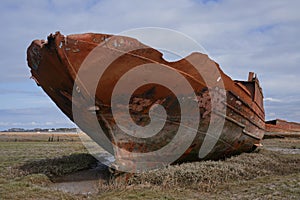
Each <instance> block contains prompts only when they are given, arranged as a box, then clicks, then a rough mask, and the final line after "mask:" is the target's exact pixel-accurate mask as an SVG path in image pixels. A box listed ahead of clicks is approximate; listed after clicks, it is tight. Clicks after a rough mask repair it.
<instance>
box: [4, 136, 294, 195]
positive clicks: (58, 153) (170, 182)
mask: <svg viewBox="0 0 300 200" xmlns="http://www.w3.org/2000/svg"><path fill="white" fill-rule="evenodd" d="M14 137H15V135H14ZM26 137H27V136H26ZM72 137H74V138H73V141H72V140H69V139H70V138H72ZM76 137H78V136H76V135H75V136H70V138H65V139H66V140H61V141H53V142H48V140H44V135H42V133H41V134H34V135H33V136H32V135H30V138H31V139H30V140H28V138H24V137H20V138H17V141H15V140H10V139H9V140H7V138H8V136H7V135H5V136H3V135H0V199H86V198H89V199H122V200H124V199H299V198H300V184H299V183H300V154H299V149H300V139H299V138H276V139H266V140H264V141H263V145H264V146H263V147H261V148H259V149H257V150H256V151H255V152H253V153H244V154H241V155H239V156H235V157H231V158H228V159H225V160H221V161H204V162H195V163H185V164H181V165H174V166H169V167H167V168H164V169H159V170H153V171H150V172H147V173H143V174H136V175H132V174H123V175H120V176H118V177H117V178H115V177H113V176H111V174H109V172H108V169H107V168H106V167H105V166H103V165H101V164H100V165H99V163H97V160H95V159H93V157H91V156H90V155H89V154H88V152H87V150H86V149H85V148H84V146H83V145H82V144H81V142H80V139H79V138H77V139H76ZM46 139H47V138H46Z"/></svg>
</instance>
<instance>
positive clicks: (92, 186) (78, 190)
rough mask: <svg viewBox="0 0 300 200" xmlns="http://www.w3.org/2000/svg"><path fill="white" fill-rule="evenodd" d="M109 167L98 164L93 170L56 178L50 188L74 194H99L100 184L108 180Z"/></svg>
mask: <svg viewBox="0 0 300 200" xmlns="http://www.w3.org/2000/svg"><path fill="white" fill-rule="evenodd" d="M108 176H109V171H108V167H107V166H106V165H104V164H102V163H98V165H97V167H95V168H93V169H88V170H83V171H78V172H75V173H72V174H69V175H66V176H63V177H58V178H55V179H54V180H53V181H54V183H53V184H52V185H51V186H50V187H51V188H52V189H56V190H60V191H64V192H69V193H73V194H94V193H97V192H98V188H99V184H100V183H101V182H102V183H104V182H106V181H107V180H108Z"/></svg>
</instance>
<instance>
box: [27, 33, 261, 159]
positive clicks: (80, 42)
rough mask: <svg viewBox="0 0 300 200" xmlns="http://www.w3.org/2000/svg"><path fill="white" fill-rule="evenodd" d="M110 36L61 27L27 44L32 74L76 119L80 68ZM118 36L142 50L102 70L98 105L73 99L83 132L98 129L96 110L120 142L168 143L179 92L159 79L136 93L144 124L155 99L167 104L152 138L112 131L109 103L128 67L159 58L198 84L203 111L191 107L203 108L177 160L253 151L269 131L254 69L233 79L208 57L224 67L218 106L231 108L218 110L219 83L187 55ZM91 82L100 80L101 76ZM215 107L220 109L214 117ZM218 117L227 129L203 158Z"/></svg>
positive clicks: (133, 109)
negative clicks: (165, 53)
mask: <svg viewBox="0 0 300 200" xmlns="http://www.w3.org/2000/svg"><path fill="white" fill-rule="evenodd" d="M111 37H112V35H107V34H77V35H69V36H64V35H62V34H60V33H59V32H57V33H55V34H51V35H50V36H49V37H48V41H47V42H45V41H41V40H35V41H33V42H32V44H31V45H30V46H29V48H28V50H27V61H28V65H29V67H30V68H31V73H32V77H33V79H34V80H35V81H36V82H37V84H38V85H39V86H41V87H42V88H43V90H44V91H45V92H46V93H47V94H48V96H49V97H50V98H51V99H52V100H53V101H54V102H55V104H56V105H57V106H58V107H59V108H60V109H61V111H62V112H63V113H64V114H65V115H67V116H68V117H69V118H70V119H71V120H72V121H74V119H73V115H72V92H73V86H74V80H75V79H76V75H77V72H78V70H79V68H80V66H81V64H82V62H83V61H84V59H85V58H86V57H87V56H88V54H89V53H90V52H91V51H92V50H93V49H94V48H95V47H96V46H97V45H98V44H99V43H102V42H106V41H107V40H108V39H109V38H111ZM117 39H118V40H117V43H116V44H114V43H113V45H117V46H119V45H120V46H122V48H125V49H126V48H127V47H129V46H136V47H141V48H140V49H138V48H136V49H137V50H135V51H133V52H130V53H126V54H124V55H123V56H122V57H120V58H118V59H117V60H115V61H114V62H113V63H112V64H111V66H110V67H109V68H108V70H107V71H106V72H105V73H106V76H103V77H102V78H101V79H100V81H99V82H101V85H102V88H101V87H100V86H99V87H98V88H97V92H96V96H95V105H94V106H91V107H88V108H85V107H82V106H83V104H82V102H73V106H74V105H75V106H78V107H80V106H81V107H82V108H81V109H82V122H81V123H80V124H77V125H78V126H79V127H80V128H81V129H82V130H83V131H84V132H86V133H87V134H89V133H92V132H94V130H95V127H92V125H90V123H89V122H90V119H89V117H88V114H87V113H89V112H95V113H96V115H97V117H98V120H99V123H100V124H101V127H102V128H103V129H105V130H104V132H105V133H106V135H107V137H108V138H110V139H111V141H112V142H113V143H116V144H117V145H118V146H119V147H121V148H124V149H126V150H128V151H137V152H149V151H153V150H156V149H159V148H161V147H163V146H164V145H166V144H167V143H168V142H169V141H170V140H171V139H172V138H173V137H174V135H173V134H175V133H174V132H176V130H177V129H178V123H180V108H179V107H178V102H177V100H176V97H175V96H174V94H173V93H172V92H171V91H170V90H168V88H165V87H161V86H158V85H151V84H148V85H145V86H142V87H140V88H139V89H138V90H137V91H135V93H134V94H133V95H132V98H131V100H130V102H129V107H128V109H129V111H130V114H131V117H132V119H133V120H134V122H135V123H136V124H138V125H140V126H145V125H147V124H148V123H149V120H150V119H149V109H150V108H151V107H152V106H153V105H154V104H160V105H162V106H163V107H164V108H165V109H166V110H167V121H166V124H165V126H164V129H163V131H161V132H160V133H158V134H157V135H155V136H153V137H151V138H150V139H149V140H146V139H143V138H134V137H131V136H128V135H126V134H122V132H121V131H120V130H114V131H115V132H114V133H112V131H111V129H113V128H114V127H115V121H114V118H113V116H112V113H111V105H110V104H111V94H112V91H113V88H114V86H115V84H116V83H117V81H118V80H119V79H120V77H121V76H122V75H123V74H124V72H126V71H128V70H129V69H131V68H133V67H135V66H138V65H141V64H145V63H151V62H154V61H155V62H157V63H162V64H164V65H165V66H168V67H170V68H171V69H173V70H177V71H179V73H181V74H182V75H183V76H184V77H185V78H186V79H187V80H188V81H189V83H190V84H191V86H192V87H193V89H194V90H195V94H196V97H197V99H196V101H197V102H198V105H199V111H191V112H200V116H201V120H200V122H199V129H198V131H197V135H196V137H195V138H194V140H193V142H192V144H191V145H190V147H189V148H188V149H187V150H186V151H185V153H183V155H182V156H181V157H180V158H179V159H177V160H176V161H175V162H186V161H197V160H201V159H220V158H224V157H226V156H230V155H234V154H238V153H241V152H250V151H252V150H253V149H255V147H256V146H259V145H260V142H261V140H262V138H263V135H264V129H265V127H264V125H265V123H264V119H265V115H264V107H263V94H262V90H261V88H260V85H259V81H258V79H257V77H255V74H254V73H250V74H249V78H248V81H233V80H232V79H231V78H230V77H228V76H227V75H225V74H224V73H223V71H222V70H221V69H220V68H219V65H218V64H217V63H215V62H214V61H212V60H210V59H209V61H210V62H211V63H213V64H214V65H215V66H216V67H217V69H218V70H219V73H220V74H221V77H220V79H222V81H223V82H224V86H225V90H226V101H223V102H217V103H218V104H217V105H218V106H220V107H226V113H218V109H216V110H214V111H213V110H212V108H211V99H212V98H211V95H219V94H220V91H218V90H219V89H218V88H217V87H215V88H208V87H207V85H206V84H205V82H204V80H203V78H202V77H201V75H200V74H198V73H197V71H195V69H194V68H193V67H192V66H191V64H190V63H189V62H187V61H186V59H182V60H179V61H177V62H168V61H166V60H164V59H163V58H162V54H161V53H160V52H159V51H157V50H155V49H153V48H151V47H148V46H146V45H144V44H142V43H140V42H139V41H137V40H135V39H132V38H128V37H126V38H125V37H122V36H119V37H118V38H117ZM104 53H105V54H106V55H107V57H109V56H110V55H111V54H113V53H114V52H113V51H112V50H109V49H108V50H107V52H104ZM189 58H191V59H194V58H197V59H198V60H200V61H201V59H208V57H207V55H204V54H200V53H193V54H191V55H190V56H189ZM170 81H176V80H170ZM92 84H98V82H94V83H92ZM75 89H76V91H77V93H78V94H80V95H82V97H83V99H88V97H89V95H90V94H89V91H87V90H85V87H84V85H81V86H80V87H79V86H75ZM209 91H211V93H210V92H209ZM183 93H184V91H183ZM117 95H118V94H117ZM120 98H121V94H120ZM119 106H126V105H119ZM212 112H215V113H216V114H215V115H214V117H213V116H212ZM215 117H223V118H225V124H224V127H223V129H222V134H221V136H220V138H219V140H218V142H217V144H216V145H215V146H214V148H213V149H212V151H211V152H210V153H209V154H208V155H206V156H205V157H204V158H201V159H200V158H199V156H198V152H199V149H200V147H201V145H202V143H203V140H204V137H205V134H206V132H207V129H208V125H209V124H210V123H211V121H213V120H215V119H214V118H215ZM118 131H119V132H118ZM112 134H115V135H112ZM114 137H118V142H116V141H114V139H113V138H114ZM96 142H97V141H96Z"/></svg>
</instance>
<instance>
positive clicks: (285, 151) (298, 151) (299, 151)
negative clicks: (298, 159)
mask: <svg viewBox="0 0 300 200" xmlns="http://www.w3.org/2000/svg"><path fill="white" fill-rule="evenodd" d="M265 149H267V150H269V151H277V152H280V153H283V154H300V149H287V148H279V147H266V148H265Z"/></svg>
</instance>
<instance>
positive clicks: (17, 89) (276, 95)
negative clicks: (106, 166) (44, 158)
mask: <svg viewBox="0 0 300 200" xmlns="http://www.w3.org/2000/svg"><path fill="white" fill-rule="evenodd" d="M299 8H300V1H298V0H285V1H281V0H272V1H268V0H262V1H258V0H257V1H247V0H218V1H210V0H203V1H199V0H164V1H160V0H153V1H146V0H126V1H124V0H123V1H122V0H99V1H97V0H72V1H70V0H64V1H61V0H47V1H43V0H31V1H17V0H2V1H1V3H0V25H1V33H0V36H1V40H0V47H1V48H0V51H1V53H0V99H1V104H0V130H4V129H7V128H11V127H23V128H34V127H66V126H67V127H72V126H74V125H73V124H72V122H70V121H69V120H68V119H67V118H66V117H65V116H64V115H63V114H62V113H61V112H60V111H59V110H58V109H57V108H56V106H55V105H54V103H52V102H51V100H50V99H49V97H47V96H46V95H45V93H44V92H43V91H42V90H41V88H39V87H37V86H36V84H35V83H34V81H32V80H30V79H29V77H30V72H29V68H28V67H27V63H26V53H25V52H26V48H27V47H28V46H29V44H30V43H31V41H32V40H33V39H46V37H47V35H49V34H50V33H53V32H55V31H58V30H59V31H61V32H62V33H63V34H72V33H84V32H101V33H115V34H117V33H119V32H122V31H124V30H128V29H132V28H140V27H163V28H170V29H174V30H177V31H180V32H182V33H184V34H186V35H188V36H190V37H192V38H193V39H195V40H196V41H197V42H198V43H200V44H201V45H202V46H203V47H204V48H205V49H206V50H207V52H209V55H210V56H211V57H212V58H213V59H214V60H215V61H217V62H218V63H219V64H220V66H221V67H222V69H223V70H224V71H225V73H227V74H228V75H229V76H230V77H232V78H234V79H246V78H247V74H248V71H255V72H256V73H257V74H258V76H259V78H260V82H261V85H262V87H263V90H264V95H265V109H266V116H267V119H273V118H283V119H287V120H290V121H298V122H300V81H299V75H300V67H299V63H300V41H299V39H298V38H299V35H300V15H299Z"/></svg>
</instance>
